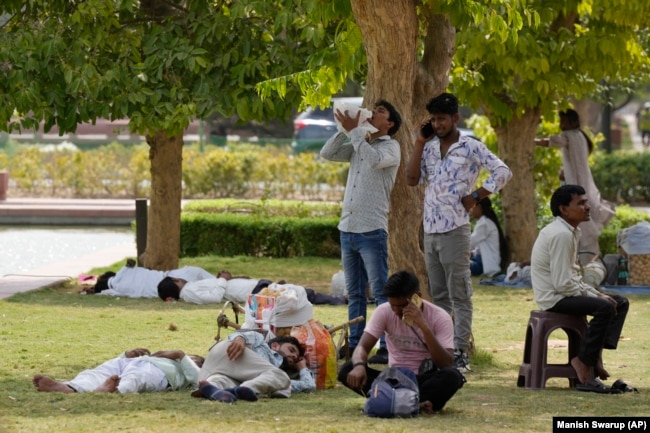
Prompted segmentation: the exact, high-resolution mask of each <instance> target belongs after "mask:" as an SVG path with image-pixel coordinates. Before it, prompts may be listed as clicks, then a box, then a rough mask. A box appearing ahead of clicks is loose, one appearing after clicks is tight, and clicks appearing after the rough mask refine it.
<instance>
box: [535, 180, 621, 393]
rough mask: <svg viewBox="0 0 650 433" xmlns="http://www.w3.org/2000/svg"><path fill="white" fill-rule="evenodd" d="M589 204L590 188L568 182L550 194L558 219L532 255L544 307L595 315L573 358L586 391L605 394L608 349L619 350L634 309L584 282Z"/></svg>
mask: <svg viewBox="0 0 650 433" xmlns="http://www.w3.org/2000/svg"><path fill="white" fill-rule="evenodd" d="M589 211H590V206H589V203H588V202H587V195H586V193H585V189H584V188H583V187H581V186H579V185H563V186H561V187H560V188H558V189H557V190H556V191H555V192H554V193H553V195H552V197H551V212H552V213H553V216H554V217H555V219H554V220H553V222H551V223H550V224H549V225H547V226H546V227H544V228H543V229H542V230H541V231H540V232H539V235H538V236H537V240H536V241H535V245H534V246H533V252H532V256H531V278H532V282H533V295H534V297H535V302H536V303H537V305H538V306H539V308H540V309H541V310H545V311H553V312H555V313H563V314H574V315H578V316H585V315H588V316H593V319H592V320H591V321H590V322H589V326H588V328H587V335H586V337H585V339H584V340H583V341H582V345H581V348H580V353H579V354H578V356H576V357H575V358H573V359H572V360H571V365H572V366H573V368H574V369H575V370H576V373H577V374H578V380H579V381H580V385H579V386H577V387H576V388H577V389H579V390H584V391H595V392H605V391H606V390H607V389H606V388H607V387H605V385H604V384H602V382H600V381H599V380H598V379H597V378H596V376H598V377H599V378H600V379H606V378H607V377H609V373H608V372H607V371H606V370H605V368H604V366H603V362H602V350H603V349H616V347H617V345H618V340H619V338H620V336H621V331H622V329H623V324H624V323H625V317H626V316H627V311H628V308H629V302H628V300H627V299H626V298H624V297H622V296H618V295H608V294H605V293H603V292H600V291H598V290H596V289H595V288H594V287H592V286H590V285H589V284H587V283H585V282H584V281H583V280H582V277H581V275H580V267H579V265H578V263H577V260H578V242H579V240H580V234H581V233H580V228H579V227H578V226H579V225H580V223H582V222H583V221H589V218H590V215H589Z"/></svg>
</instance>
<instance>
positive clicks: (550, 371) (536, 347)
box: [517, 311, 587, 389]
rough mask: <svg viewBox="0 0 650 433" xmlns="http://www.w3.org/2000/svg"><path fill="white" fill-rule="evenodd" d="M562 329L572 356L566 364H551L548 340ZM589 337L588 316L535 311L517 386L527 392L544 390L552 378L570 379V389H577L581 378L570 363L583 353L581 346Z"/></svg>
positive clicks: (527, 332) (530, 324)
mask: <svg viewBox="0 0 650 433" xmlns="http://www.w3.org/2000/svg"><path fill="white" fill-rule="evenodd" d="M558 328H561V329H562V330H564V332H566V334H567V337H568V338H569V354H568V355H569V356H568V359H567V363H566V364H548V363H547V359H546V358H547V352H548V337H549V336H550V335H551V332H553V331H554V330H556V329H558ZM586 333H587V320H586V318H585V316H574V315H571V314H560V313H552V312H549V311H531V312H530V319H529V320H528V328H527V329H526V345H525V347H524V361H523V363H522V364H521V366H520V367H519V378H518V379H517V386H519V387H522V386H523V387H525V388H526V389H544V387H545V386H546V381H547V380H548V379H549V378H551V377H566V378H567V379H569V385H570V386H571V387H574V386H575V385H576V383H577V381H578V375H577V374H576V372H575V370H574V369H573V367H572V366H571V364H570V363H569V362H570V361H571V359H572V358H573V357H574V356H577V355H578V352H579V351H580V343H581V342H582V339H583V338H585V335H586Z"/></svg>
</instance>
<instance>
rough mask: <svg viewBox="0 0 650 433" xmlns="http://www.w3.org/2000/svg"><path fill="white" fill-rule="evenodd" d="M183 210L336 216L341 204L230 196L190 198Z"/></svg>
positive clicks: (271, 215) (338, 213)
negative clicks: (229, 197)
mask: <svg viewBox="0 0 650 433" xmlns="http://www.w3.org/2000/svg"><path fill="white" fill-rule="evenodd" d="M183 212H186V213H190V212H197V213H201V212H203V213H223V212H225V213H245V214H250V215H254V216H257V217H273V216H286V217H299V218H310V217H318V216H326V217H338V216H339V215H340V214H341V205H340V204H339V203H332V202H313V201H312V202H309V201H299V200H273V199H262V200H240V199H234V198H231V199H218V200H192V201H191V202H189V203H187V204H186V205H185V206H184V207H183Z"/></svg>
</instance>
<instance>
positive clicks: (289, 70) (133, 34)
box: [0, 0, 362, 135]
mask: <svg viewBox="0 0 650 433" xmlns="http://www.w3.org/2000/svg"><path fill="white" fill-rule="evenodd" d="M12 3H13V2H3V3H2V5H0V16H3V17H4V19H5V20H6V22H5V23H4V25H3V26H2V27H1V28H0V29H1V32H0V76H1V77H2V80H0V128H1V129H3V130H5V129H7V130H15V129H18V128H20V127H23V128H31V127H35V126H37V125H38V123H39V121H44V123H45V129H46V130H47V131H49V129H50V127H51V126H53V125H56V126H57V127H58V128H59V131H61V132H70V131H74V130H75V129H76V125H77V124H78V123H81V122H89V121H92V120H94V119H96V118H99V117H103V118H107V119H121V118H125V117H128V118H130V124H129V125H130V128H131V130H132V131H137V132H140V133H147V132H155V131H164V132H166V133H167V134H170V135H174V134H177V133H179V132H180V131H182V130H183V129H185V127H186V126H187V125H188V123H189V121H190V119H192V118H194V117H196V118H200V119H205V118H207V117H208V116H209V115H210V114H212V113H215V112H219V113H221V114H222V115H225V116H231V115H234V114H236V115H237V116H238V117H239V118H240V119H242V120H250V119H257V120H269V119H277V118H288V117H289V116H290V115H291V114H292V113H293V111H294V109H295V105H297V103H298V100H299V99H300V93H299V92H298V89H297V87H296V86H286V88H285V89H284V90H283V92H282V94H281V95H280V97H281V101H278V100H277V99H274V98H270V97H268V98H261V97H260V95H259V94H258V89H257V88H256V85H257V84H258V83H260V82H263V81H265V80H274V79H278V77H299V76H302V77H305V79H307V80H309V81H310V82H312V83H316V82H319V83H323V84H324V87H326V86H327V84H325V83H326V81H327V80H329V79H330V78H335V79H336V81H337V82H339V83H342V82H344V80H345V76H344V75H342V74H340V73H339V72H338V71H336V70H332V71H331V72H329V73H327V74H325V73H316V74H313V75H312V74H311V73H310V72H305V67H306V65H305V59H309V61H308V63H309V64H320V63H323V62H324V60H323V59H324V58H327V59H329V60H328V62H329V63H330V64H335V63H336V61H337V60H338V61H342V60H345V61H346V62H349V63H352V62H354V61H355V59H358V58H359V57H360V55H361V53H362V50H361V49H360V48H357V49H354V50H353V52H352V53H350V55H348V56H347V58H346V57H345V56H342V55H341V53H340V50H339V49H335V48H334V47H336V45H337V44H336V43H335V40H334V32H335V30H336V29H337V26H338V22H337V21H336V20H335V19H336V18H338V17H340V16H349V12H350V9H349V5H345V2H336V3H337V4H336V8H335V7H332V6H334V5H330V6H329V7H324V8H321V7H316V6H317V2H314V1H306V2H295V1H283V0H274V1H265V2H260V1H257V0H240V1H237V2H217V3H215V2H213V1H210V0H190V1H186V2H183V5H182V6H179V5H175V4H172V3H168V2H139V1H136V0H126V1H124V0H123V1H116V0H110V1H106V0H88V1H84V2H52V1H46V0H35V1H30V2H29V4H28V5H26V6H23V7H21V6H18V7H16V6H15V5H13V4H12ZM2 14H6V15H2ZM314 14H315V15H314ZM312 15H313V16H314V17H315V16H317V17H318V19H316V18H313V19H307V18H308V17H310V16H312ZM3 22H4V20H3ZM355 37H356V38H357V39H360V38H359V34H358V32H356V33H354V32H351V33H350V35H349V36H348V39H351V38H355ZM356 45H357V46H358V47H360V44H359V43H358V42H357V43H356ZM315 53H316V54H315ZM312 57H313V58H312ZM358 63H361V62H359V61H356V62H355V64H358ZM307 67H309V66H307ZM280 80H282V79H281V78H280ZM337 87H338V88H340V87H342V85H336V84H332V89H334V88H337ZM332 93H333V92H332ZM16 112H17V113H18V117H14V115H15V113H16Z"/></svg>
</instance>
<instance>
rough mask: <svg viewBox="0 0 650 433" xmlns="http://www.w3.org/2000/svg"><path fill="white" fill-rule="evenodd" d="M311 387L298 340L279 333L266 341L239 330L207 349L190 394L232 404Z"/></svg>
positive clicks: (254, 332)
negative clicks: (196, 388) (197, 383)
mask: <svg viewBox="0 0 650 433" xmlns="http://www.w3.org/2000/svg"><path fill="white" fill-rule="evenodd" d="M291 377H296V379H292V378H291ZM314 389H316V382H315V381H314V378H313V376H312V373H311V371H310V370H309V369H308V368H307V362H306V360H305V349H304V347H303V346H302V345H301V344H300V342H299V341H298V339H296V338H295V337H290V336H282V337H276V338H273V339H271V340H269V341H268V343H266V342H265V341H264V336H263V335H262V334H261V333H260V332H257V331H238V332H235V333H233V334H230V335H229V336H228V339H227V340H224V341H221V342H219V343H217V344H215V345H214V346H212V348H210V351H209V352H208V356H207V357H206V359H205V363H203V367H201V371H200V373H199V389H198V390H197V391H195V392H193V393H192V396H194V397H202V398H206V399H208V400H216V401H221V402H224V403H233V402H235V401H237V400H245V401H257V399H258V398H259V397H260V396H269V397H289V396H291V393H292V392H294V393H295V392H302V391H305V392H309V391H313V390H314Z"/></svg>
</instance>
